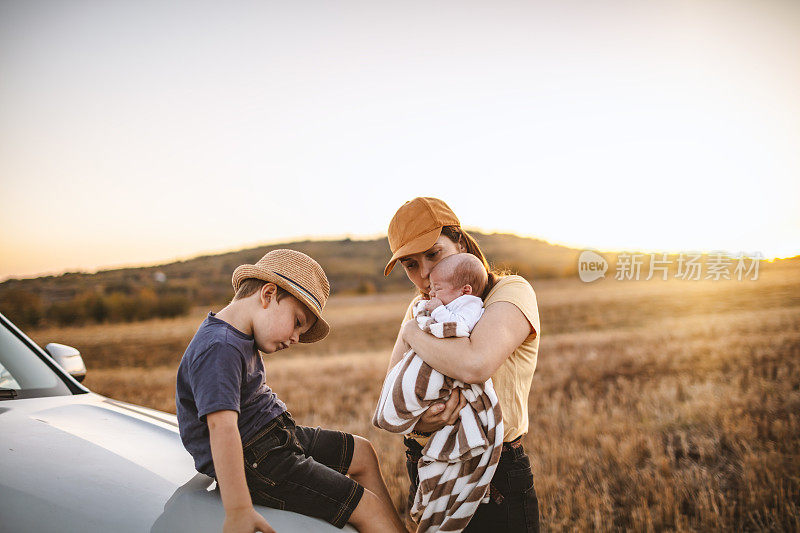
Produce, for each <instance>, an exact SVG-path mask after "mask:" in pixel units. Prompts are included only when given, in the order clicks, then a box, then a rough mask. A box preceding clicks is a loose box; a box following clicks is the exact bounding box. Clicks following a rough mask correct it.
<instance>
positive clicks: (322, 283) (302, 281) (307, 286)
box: [232, 250, 331, 342]
mask: <svg viewBox="0 0 800 533" xmlns="http://www.w3.org/2000/svg"><path fill="white" fill-rule="evenodd" d="M249 278H255V279H260V280H263V281H268V282H271V283H274V284H275V285H277V286H279V287H281V288H282V289H286V290H287V291H289V292H290V293H291V294H292V296H294V297H295V298H297V299H298V300H300V302H302V303H303V304H305V306H306V307H308V309H309V310H310V311H311V312H312V313H314V315H316V317H317V321H316V322H314V325H313V326H311V328H310V329H309V330H308V331H306V332H305V333H304V334H302V335H300V342H316V341H319V340H322V339H324V338H325V337H326V336H327V335H328V332H329V331H330V329H331V328H330V326H329V325H328V323H327V322H325V319H324V318H322V309H323V308H324V307H325V303H326V302H327V301H328V296H330V292H331V286H330V284H329V283H328V278H327V277H326V276H325V271H323V270H322V267H321V266H319V263H317V262H316V261H314V260H313V259H311V258H310V257H309V256H307V255H306V254H304V253H302V252H297V251H295V250H272V251H271V252H269V253H267V254H266V255H265V256H264V257H262V258H261V259H259V261H258V262H257V263H256V264H255V265H240V266H238V267H236V270H234V271H233V279H232V282H233V290H234V292H236V291H238V290H239V285H241V284H242V282H243V281H244V280H246V279H249Z"/></svg>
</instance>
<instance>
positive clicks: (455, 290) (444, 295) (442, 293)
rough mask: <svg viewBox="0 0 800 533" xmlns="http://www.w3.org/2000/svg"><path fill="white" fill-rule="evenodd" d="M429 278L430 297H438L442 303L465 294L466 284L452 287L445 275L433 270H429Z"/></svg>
mask: <svg viewBox="0 0 800 533" xmlns="http://www.w3.org/2000/svg"><path fill="white" fill-rule="evenodd" d="M429 280H430V282H431V289H430V292H429V294H430V296H431V298H439V299H440V300H441V301H442V303H443V304H444V305H447V304H449V303H450V302H452V301H453V300H455V299H456V298H458V297H459V296H463V295H464V294H467V291H466V290H465V287H466V285H465V286H464V287H454V286H453V283H452V282H451V281H450V280H449V279H448V278H447V277H446V276H442V275H441V274H440V273H439V272H437V271H435V270H434V271H433V272H431V274H430V277H429Z"/></svg>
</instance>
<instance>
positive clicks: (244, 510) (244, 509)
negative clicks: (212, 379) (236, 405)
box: [206, 411, 275, 533]
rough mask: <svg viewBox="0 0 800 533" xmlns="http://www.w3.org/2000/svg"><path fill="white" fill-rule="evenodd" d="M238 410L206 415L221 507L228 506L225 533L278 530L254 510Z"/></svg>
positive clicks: (265, 532) (226, 507)
mask: <svg viewBox="0 0 800 533" xmlns="http://www.w3.org/2000/svg"><path fill="white" fill-rule="evenodd" d="M238 418H239V413H237V412H236V411H215V412H213V413H209V414H208V415H207V416H206V422H207V423H208V433H209V439H210V441H211V458H212V460H213V461H214V471H215V472H216V474H217V481H218V482H219V490H220V492H221V493H222V506H223V507H224V508H225V523H224V525H223V531H224V532H225V533H233V532H240V531H243V532H246V533H252V532H253V531H262V532H264V533H275V530H274V529H272V527H271V526H270V525H269V523H268V522H267V521H266V520H265V519H264V517H263V516H261V515H260V514H258V513H257V512H256V510H255V509H253V500H252V499H251V498H250V491H249V490H248V489H247V480H246V479H245V476H244V458H243V453H242V437H241V435H240V434H239V426H238V425H237V422H238Z"/></svg>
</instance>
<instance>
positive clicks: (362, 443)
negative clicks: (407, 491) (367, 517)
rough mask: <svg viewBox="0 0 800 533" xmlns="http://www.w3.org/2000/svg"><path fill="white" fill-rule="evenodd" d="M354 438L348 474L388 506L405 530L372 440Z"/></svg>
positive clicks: (355, 436)
mask: <svg viewBox="0 0 800 533" xmlns="http://www.w3.org/2000/svg"><path fill="white" fill-rule="evenodd" d="M353 438H354V441H355V449H354V451H353V460H352V461H351V462H350V468H349V470H348V471H347V474H348V475H349V476H350V477H352V478H353V479H355V480H356V481H358V482H359V483H360V484H361V485H363V487H364V488H365V489H367V490H369V491H371V492H372V493H374V494H375V495H376V496H377V497H378V498H379V500H380V501H382V502H383V503H384V505H385V506H386V510H387V512H388V513H390V515H391V516H392V518H393V522H394V523H395V526H396V527H397V528H398V529H400V530H405V525H404V524H403V521H402V520H401V519H400V516H399V515H398V514H397V509H395V507H394V504H393V503H392V497H391V496H389V489H388V488H386V482H385V481H384V480H383V474H381V467H380V463H379V462H378V454H376V453H375V448H374V447H373V446H372V443H371V442H370V441H368V440H367V439H365V438H363V437H359V436H358V435H354V436H353ZM356 510H358V509H356Z"/></svg>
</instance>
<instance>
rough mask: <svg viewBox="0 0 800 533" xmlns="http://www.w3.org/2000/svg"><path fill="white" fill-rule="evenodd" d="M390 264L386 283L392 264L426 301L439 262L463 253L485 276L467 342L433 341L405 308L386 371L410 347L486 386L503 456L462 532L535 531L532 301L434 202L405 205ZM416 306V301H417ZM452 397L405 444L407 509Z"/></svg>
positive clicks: (456, 397) (457, 405) (397, 219)
mask: <svg viewBox="0 0 800 533" xmlns="http://www.w3.org/2000/svg"><path fill="white" fill-rule="evenodd" d="M389 246H390V247H391V250H392V258H391V260H390V261H389V263H388V264H387V265H386V269H385V271H384V274H385V275H388V274H389V272H390V271H391V270H392V268H393V267H394V265H395V263H396V262H397V261H400V264H401V265H402V266H403V269H404V270H405V272H406V275H407V276H408V279H409V280H411V282H412V283H413V284H414V285H415V286H416V287H417V288H418V289H419V291H420V295H421V296H418V297H417V298H419V297H427V294H428V290H429V288H430V281H429V279H428V274H429V273H430V271H431V269H432V268H433V267H434V266H435V265H436V263H438V262H439V261H441V260H442V259H443V258H444V257H447V256H449V255H452V254H456V253H461V252H466V253H471V254H473V255H475V256H477V257H478V258H479V259H480V260H481V261H482V262H483V264H484V266H485V267H486V270H487V272H488V273H489V283H488V285H487V287H486V290H485V291H484V293H483V295H482V297H483V299H484V306H485V312H484V314H483V317H482V318H481V319H480V321H479V322H478V324H477V325H476V326H475V329H473V331H472V334H471V336H470V337H469V338H465V337H462V338H451V339H437V338H435V337H433V336H432V335H429V334H428V333H425V332H424V331H422V330H421V329H420V328H419V327H418V326H417V324H416V322H415V321H414V320H410V319H411V307H412V306H413V303H414V302H412V305H410V306H409V309H408V311H407V312H406V316H405V319H404V324H403V326H402V328H401V330H400V333H399V334H398V336H397V341H396V342H395V345H394V349H393V351H392V357H391V360H390V361H389V369H391V368H392V367H393V366H394V365H395V364H396V363H397V362H398V361H399V360H400V359H401V358H402V356H403V354H404V353H405V352H406V351H408V349H409V347H410V348H413V349H414V351H415V352H416V353H417V355H419V356H420V357H421V358H422V359H423V360H424V361H425V362H426V363H428V364H429V365H430V366H432V367H433V368H435V369H436V370H438V371H440V372H441V373H443V374H445V375H447V376H450V377H453V378H456V379H460V380H461V381H464V382H466V383H483V382H484V381H486V380H487V379H488V378H490V377H491V378H492V381H493V382H494V388H495V391H496V393H497V396H498V399H499V402H500V407H501V409H502V412H503V424H504V428H505V430H504V438H503V440H504V444H503V453H502V455H501V457H500V462H499V464H498V466H497V470H496V472H495V475H494V477H493V478H492V485H491V487H490V488H491V490H490V499H491V501H490V502H489V503H486V504H482V505H480V507H478V510H477V512H476V513H475V515H474V516H473V518H472V520H471V521H470V523H469V525H468V526H467V528H466V529H465V530H464V531H465V532H476V531H538V530H539V503H538V500H537V498H536V492H535V490H534V487H533V474H532V472H531V467H530V461H529V459H528V456H527V455H526V454H525V451H524V450H523V448H522V442H521V438H522V436H523V435H524V434H525V433H527V431H528V394H529V392H530V387H531V380H532V378H533V372H534V370H535V368H536V358H537V354H538V350H539V334H538V332H539V311H538V307H537V304H536V295H535V293H534V292H533V288H532V287H531V286H530V284H529V283H528V282H527V281H525V279H524V278H521V277H520V276H501V275H499V274H498V273H496V272H491V271H490V269H489V265H488V263H487V262H486V259H485V257H484V256H483V253H482V252H481V250H480V248H479V247H478V244H477V243H476V242H475V240H474V239H473V238H472V237H471V236H470V235H469V234H467V233H466V232H465V231H463V230H462V229H461V225H460V223H459V221H458V218H457V217H456V215H455V213H453V211H452V210H451V209H450V208H449V207H448V206H447V204H445V203H444V202H443V201H441V200H439V199H437V198H415V199H414V200H411V201H410V202H406V203H405V204H404V205H403V206H402V207H400V209H398V211H397V213H395V215H394V218H392V221H391V223H390V224H389ZM415 300H416V299H415ZM465 403H466V402H465V400H464V398H463V396H462V395H461V394H460V393H458V392H454V393H453V394H452V395H451V397H450V399H449V400H448V401H447V402H446V403H440V404H436V405H434V406H432V407H431V408H430V409H428V411H427V412H426V413H425V414H424V415H423V416H422V418H421V419H420V421H419V422H418V424H417V425H416V428H415V432H414V433H412V434H411V437H410V438H406V439H405V444H406V448H407V450H406V456H407V461H406V463H407V467H408V474H409V478H410V479H411V487H410V490H409V507H410V506H411V503H410V502H411V501H413V497H414V493H415V492H416V490H417V484H418V483H419V477H418V473H417V460H418V459H419V457H420V451H421V450H422V448H423V446H424V445H425V442H426V439H427V436H428V435H429V434H430V433H432V432H434V431H437V430H439V429H441V428H442V427H444V426H446V425H449V424H452V423H454V422H455V421H456V420H457V418H458V412H459V410H460V409H461V408H462V407H463V406H464V405H465Z"/></svg>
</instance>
